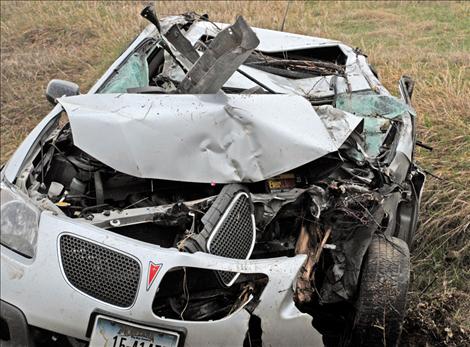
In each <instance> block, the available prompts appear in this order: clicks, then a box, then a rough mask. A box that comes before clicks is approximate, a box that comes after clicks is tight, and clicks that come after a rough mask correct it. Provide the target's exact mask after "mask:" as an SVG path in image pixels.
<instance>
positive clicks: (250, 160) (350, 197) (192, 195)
mask: <svg viewBox="0 0 470 347" xmlns="http://www.w3.org/2000/svg"><path fill="white" fill-rule="evenodd" d="M142 15H143V16H144V17H145V18H147V19H148V20H149V21H151V22H152V24H150V25H149V26H148V27H147V28H146V29H145V30H144V31H143V32H142V33H141V34H140V35H139V36H138V37H137V38H136V39H135V40H134V41H133V42H132V44H131V45H130V46H129V47H128V48H127V50H126V51H125V52H124V53H123V54H122V55H121V56H120V57H119V58H118V59H117V60H116V62H115V63H114V64H113V65H112V66H111V67H110V68H109V69H108V71H107V72H106V73H105V74H104V75H103V77H102V78H101V79H100V80H98V82H97V83H96V84H95V85H94V86H93V87H92V88H91V90H90V91H89V92H88V93H87V94H84V95H79V91H78V87H77V86H76V85H75V84H73V83H70V82H65V81H58V80H53V81H51V83H50V84H49V86H48V90H47V97H48V99H49V100H50V101H51V102H53V103H56V106H55V107H54V109H53V110H52V111H51V113H50V114H49V115H48V116H47V117H45V118H44V119H43V120H42V121H41V122H40V123H39V124H38V126H37V127H36V128H35V129H34V130H33V131H32V132H31V134H30V135H29V136H28V137H27V138H26V140H25V141H24V142H23V143H22V144H21V146H20V147H19V148H18V150H17V151H16V153H15V154H14V155H13V156H12V158H11V159H10V160H9V162H8V163H7V164H6V165H5V167H4V168H3V169H2V173H1V175H2V176H1V180H2V182H1V270H2V271H1V322H2V325H1V341H2V346H3V345H4V344H5V346H8V345H11V346H88V345H89V346H111V347H136V346H138V347H157V346H165V347H178V346H183V345H184V346H202V345H204V346H323V345H326V346H381V345H384V346H385V345H386V346H394V345H396V344H397V343H398V340H399V337H400V332H401V325H402V320H403V316H404V312H405V303H406V292H407V287H408V281H409V266H410V265H409V246H410V245H411V242H412V240H413V235H414V232H415V229H416V225H417V218H418V209H419V201H420V195H421V190H422V187H423V183H424V175H423V174H422V173H421V172H420V170H419V169H418V168H417V167H416V166H415V164H414V158H413V156H414V154H413V153H414V147H415V142H416V139H415V137H416V135H415V116H416V115H415V112H414V110H413V108H412V107H411V105H410V98H411V94H412V91H413V83H412V80H411V79H409V78H407V77H403V78H402V79H401V80H400V83H399V91H400V94H401V98H399V99H398V98H395V97H393V96H392V95H391V94H390V93H389V92H388V91H387V90H386V89H385V88H384V87H383V86H382V85H381V83H380V81H379V80H378V78H377V74H376V73H375V72H374V70H373V69H372V68H371V67H370V66H369V64H368V62H367V59H366V56H365V55H364V54H363V53H361V52H360V51H359V50H358V49H352V48H350V47H348V46H346V45H344V44H342V43H340V42H337V41H332V40H326V39H321V38H316V37H308V36H302V35H297V34H290V33H284V32H277V31H272V30H265V29H257V28H251V27H250V26H249V25H248V24H247V23H246V22H245V20H244V19H243V18H242V17H239V18H238V19H237V21H236V22H235V24H233V25H226V24H220V23H213V22H211V21H210V20H209V19H208V17H207V16H206V15H202V16H201V15H197V14H195V13H188V14H185V15H182V16H176V17H168V18H165V19H162V20H161V21H159V20H158V19H157V18H156V16H155V14H154V12H153V11H152V9H151V8H150V7H147V8H145V9H144V11H143V13H142Z"/></svg>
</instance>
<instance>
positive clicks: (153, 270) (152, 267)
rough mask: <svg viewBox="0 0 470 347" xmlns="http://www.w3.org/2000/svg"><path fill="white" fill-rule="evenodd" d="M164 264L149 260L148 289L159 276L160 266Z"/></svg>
mask: <svg viewBox="0 0 470 347" xmlns="http://www.w3.org/2000/svg"><path fill="white" fill-rule="evenodd" d="M162 265H163V264H155V263H154V262H152V261H151V262H149V273H148V276H147V291H148V290H149V289H150V287H151V286H152V284H153V281H155V278H156V277H157V274H158V271H160V268H161V267H162Z"/></svg>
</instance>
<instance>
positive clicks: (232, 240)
mask: <svg viewBox="0 0 470 347" xmlns="http://www.w3.org/2000/svg"><path fill="white" fill-rule="evenodd" d="M236 199H237V200H236V201H235V203H234V204H233V205H232V206H231V207H229V211H228V213H227V215H226V217H225V218H224V219H223V220H222V222H221V224H220V227H219V228H218V229H217V230H216V231H214V233H215V234H214V236H213V237H212V239H211V240H210V244H209V249H210V253H212V254H215V255H220V256H223V257H227V258H234V259H246V258H247V257H248V256H249V255H250V252H251V245H252V242H253V238H254V237H255V235H256V234H255V227H254V223H253V217H252V208H251V202H250V199H249V197H248V196H247V195H246V194H244V193H243V194H240V195H238V196H237V198H236ZM218 274H219V276H220V278H221V280H222V281H223V282H224V283H225V284H228V283H230V281H231V280H232V279H233V278H234V277H235V276H236V273H233V272H226V271H218Z"/></svg>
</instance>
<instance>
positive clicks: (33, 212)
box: [0, 182, 40, 258]
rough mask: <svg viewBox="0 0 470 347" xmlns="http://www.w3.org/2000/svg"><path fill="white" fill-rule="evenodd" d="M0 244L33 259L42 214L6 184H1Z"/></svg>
mask: <svg viewBox="0 0 470 347" xmlns="http://www.w3.org/2000/svg"><path fill="white" fill-rule="evenodd" d="M0 213H1V227H0V243H1V244H2V245H3V246H5V247H8V248H10V249H11V250H13V251H15V252H17V253H19V254H21V255H23V256H25V257H28V258H32V257H33V256H34V254H35V252H36V243H37V236H38V228H39V216H40V212H39V210H38V209H37V207H36V206H34V205H33V204H31V203H29V202H27V201H26V199H25V198H24V197H23V196H22V194H20V193H18V192H15V191H14V190H13V189H12V188H10V187H9V186H8V185H7V184H6V183H5V182H2V183H1V212H0Z"/></svg>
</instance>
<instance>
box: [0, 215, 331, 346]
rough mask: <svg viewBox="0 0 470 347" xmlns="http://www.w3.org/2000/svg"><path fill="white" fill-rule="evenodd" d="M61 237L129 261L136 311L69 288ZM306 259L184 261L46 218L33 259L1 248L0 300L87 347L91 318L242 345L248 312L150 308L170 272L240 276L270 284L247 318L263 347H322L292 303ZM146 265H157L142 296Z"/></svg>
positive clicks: (192, 341) (192, 257) (206, 257)
mask: <svg viewBox="0 0 470 347" xmlns="http://www.w3.org/2000/svg"><path fill="white" fill-rule="evenodd" d="M63 233H68V234H73V235H77V236H78V237H82V238H85V239H88V240H92V241H94V242H96V243H99V244H103V245H105V246H107V247H109V248H112V249H114V250H117V251H119V252H122V253H125V254H129V255H132V256H133V257H134V258H136V259H137V260H138V261H139V262H140V265H141V269H142V273H141V276H140V284H139V289H138V293H137V297H136V300H135V302H134V304H133V305H132V306H131V307H129V308H125V309H124V308H120V307H117V306H113V305H110V304H107V303H104V302H101V301H99V300H96V299H94V298H92V297H90V296H88V295H86V294H83V293H82V292H80V291H78V290H76V289H75V288H74V287H72V286H71V285H70V284H69V283H68V282H67V281H66V279H65V278H64V275H63V272H62V268H61V265H60V259H59V252H58V240H59V236H60V235H61V234H63ZM305 257H306V256H305V255H297V256H295V257H292V258H287V257H282V258H273V259H261V260H235V259H228V258H222V257H217V256H213V255H210V254H207V253H195V254H188V253H182V252H179V251H177V250H176V249H166V248H161V247H158V246H155V245H152V244H148V243H144V242H141V241H137V240H134V239H130V238H127V237H123V236H120V235H117V234H115V233H112V232H108V231H105V230H103V229H100V228H96V227H93V226H90V225H87V224H83V223H80V222H78V221H74V220H72V219H69V218H64V217H61V216H54V215H53V214H51V213H49V212H44V213H43V214H42V217H41V222H40V226H39V235H38V244H37V252H36V256H35V258H33V259H26V258H24V257H21V256H20V255H18V254H16V253H14V252H12V251H11V250H9V249H7V248H5V247H3V246H2V247H1V266H2V271H1V297H2V300H4V301H6V302H8V303H10V304H12V305H14V306H16V307H17V308H18V309H19V310H21V311H22V312H23V314H24V316H25V318H26V320H27V322H28V324H29V325H33V326H36V327H39V328H43V329H47V330H50V331H53V332H56V333H59V334H63V335H66V336H71V337H75V338H78V339H82V340H88V339H89V336H90V328H89V327H90V326H92V324H93V322H92V320H93V317H94V316H95V315H96V314H97V313H101V314H105V315H108V316H111V317H120V318H124V319H125V320H128V321H131V322H135V323H139V324H143V325H148V326H154V327H163V328H169V327H171V328H174V329H177V330H180V331H185V332H186V334H185V335H186V336H185V344H186V345H188V346H199V345H204V346H242V345H243V340H244V338H245V333H246V332H247V330H248V322H249V319H250V313H248V312H247V311H246V310H244V309H240V310H238V311H236V312H234V313H232V314H231V315H229V316H227V317H225V318H223V319H220V320H216V321H198V322H191V321H180V320H173V319H164V318H161V317H158V316H156V315H155V314H154V313H153V311H152V308H151V305H152V302H153V299H154V297H155V294H156V292H157V288H158V284H159V283H160V282H161V280H162V278H163V276H164V275H165V273H166V272H167V271H168V270H170V269H172V268H174V267H199V268H207V269H212V270H225V271H234V272H242V273H262V274H265V275H266V276H268V278H269V282H268V284H267V285H266V287H265V289H264V291H263V293H262V294H261V297H260V302H259V304H258V306H257V307H256V309H255V310H254V312H253V314H254V315H256V316H257V317H259V318H260V319H261V328H262V332H263V334H262V341H263V345H268V346H269V345H271V346H284V345H291V346H293V345H306V344H308V345H311V346H323V343H322V339H321V335H320V334H319V333H318V332H317V331H316V330H315V329H314V328H313V327H312V325H311V317H310V316H309V315H307V314H304V313H301V312H300V311H299V310H298V309H297V308H296V306H295V304H294V302H293V291H292V286H293V282H294V281H295V279H296V276H297V273H298V271H299V270H300V268H301V267H302V265H303V263H304V261H305ZM150 262H153V263H158V264H162V267H161V269H160V271H159V272H158V274H157V277H156V278H155V281H154V282H153V285H152V286H151V287H150V288H149V289H148V290H147V283H146V281H147V271H149V268H148V264H149V263H150Z"/></svg>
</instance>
